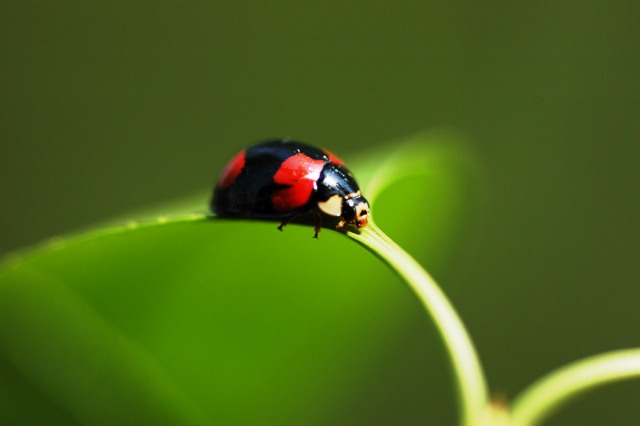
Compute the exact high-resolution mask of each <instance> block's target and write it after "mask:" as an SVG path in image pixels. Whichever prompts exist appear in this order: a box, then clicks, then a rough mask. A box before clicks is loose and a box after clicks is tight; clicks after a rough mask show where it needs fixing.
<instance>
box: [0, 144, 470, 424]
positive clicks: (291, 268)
mask: <svg viewBox="0 0 640 426" xmlns="http://www.w3.org/2000/svg"><path fill="white" fill-rule="evenodd" d="M455 139H456V138H455V136H451V135H446V134H432V135H421V136H419V137H416V138H412V139H411V140H409V141H405V142H402V143H400V144H393V145H391V146H388V147H387V148H384V149H381V150H380V151H379V152H374V153H370V154H369V155H368V156H367V158H362V159H360V161H359V162H358V161H355V162H351V163H350V165H351V169H352V170H353V171H354V173H355V174H356V176H357V177H358V178H359V180H360V182H361V183H362V184H363V187H364V191H365V194H366V196H367V197H369V198H370V199H371V200H373V203H372V210H373V214H374V217H375V218H376V221H377V223H378V224H379V225H380V226H381V227H382V228H383V229H387V227H388V231H387V232H388V233H389V234H390V235H391V236H392V237H393V238H394V239H396V240H397V241H399V242H400V243H401V244H403V245H406V246H407V247H409V249H410V251H412V252H413V253H415V254H416V255H417V256H418V258H421V259H425V263H426V265H427V267H428V268H430V269H432V270H436V271H438V273H442V274H443V273H445V271H446V266H447V262H448V261H449V259H450V257H451V254H452V253H455V251H454V248H455V247H456V243H459V242H460V237H461V233H460V232H461V231H457V230H458V229H465V226H466V216H465V215H467V212H468V211H469V199H470V198H469V189H470V186H471V185H470V176H469V174H468V173H469V162H468V157H467V153H466V152H465V151H464V149H461V146H460V145H459V144H458V143H457V142H455V141H454V140H455ZM398 145H400V146H398ZM409 160H411V161H409ZM400 171H404V172H407V171H410V173H400ZM385 176H386V177H385ZM381 183H382V184H381ZM195 200H196V201H194V202H191V201H186V202H175V203H172V204H173V205H172V207H171V208H162V207H160V208H157V209H155V210H154V211H150V212H148V213H147V214H146V215H145V216H146V217H160V215H164V216H162V217H160V218H159V219H154V220H149V221H142V222H130V223H129V224H125V225H122V226H116V227H103V228H99V229H97V230H94V231H89V232H85V233H81V234H78V235H76V236H71V237H68V238H64V239H56V240H53V241H51V242H48V243H45V244H43V245H42V246H40V247H36V248H33V249H29V250H26V251H23V252H21V253H17V254H13V255H11V256H9V257H7V258H5V259H4V261H3V263H2V265H1V266H0V411H1V412H2V413H3V414H2V419H3V420H5V423H38V422H40V423H56V422H57V423H61V424H68V423H71V422H78V423H91V424H141V423H154V424H203V423H204V424H210V423H219V424H256V423H265V422H266V423H272V424H327V423H338V424H344V423H372V422H376V420H380V419H383V418H385V417H386V418H388V419H389V421H390V422H391V423H407V422H415V421H416V419H425V418H426V416H428V414H429V410H428V409H425V407H424V400H422V399H420V398H422V397H423V396H424V397H429V398H430V401H431V402H433V401H436V402H437V401H443V402H442V403H441V404H439V405H438V404H435V405H434V407H435V408H433V410H437V409H438V407H439V406H445V407H453V401H454V394H453V391H452V390H451V387H450V385H447V384H446V383H445V384H444V385H440V384H438V386H439V387H440V388H439V393H438V394H435V393H434V394H433V395H425V389H428V387H427V384H428V383H429V381H430V380H431V381H433V382H434V383H438V377H439V376H438V371H440V370H442V366H443V365H444V364H436V365H433V366H431V365H424V364H423V363H422V361H420V363H421V364H420V367H419V368H418V369H417V370H416V369H415V368H413V367H411V366H409V365H407V363H406V359H407V358H406V357H407V350H410V349H411V348H405V347H404V345H406V344H407V343H408V342H417V343H418V344H420V345H422V346H420V347H421V348H422V347H423V348H429V353H427V354H425V353H422V352H416V353H419V355H420V357H424V358H425V359H428V357H429V356H433V358H432V359H433V360H434V362H440V363H446V360H444V358H443V357H442V356H441V354H442V352H441V351H442V350H441V349H440V348H438V347H437V340H436V339H435V338H433V341H431V340H429V339H430V337H429V335H425V333H424V331H423V330H424V327H425V325H426V323H425V322H423V317H422V312H421V311H420V307H419V305H418V303H417V302H416V301H415V300H414V299H413V297H412V295H411V294H410V293H409V292H408V291H407V290H406V288H405V287H404V285H403V284H402V283H401V282H400V281H399V279H398V278H397V277H396V276H395V275H394V274H393V273H392V272H391V271H390V270H388V269H387V268H386V266H385V265H383V264H382V263H380V262H379V261H377V260H376V259H375V258H373V257H372V256H371V255H370V254H369V253H367V252H366V251H365V250H362V249H361V248H360V247H358V245H356V244H353V242H352V241H350V240H349V239H348V238H345V237H344V235H342V234H340V233H338V232H334V231H330V230H327V229H324V230H323V232H322V233H321V234H320V239H319V240H318V241H316V240H313V239H312V238H311V237H312V235H313V230H312V228H310V227H309V226H307V225H296V224H291V225H289V226H288V227H287V228H286V229H285V232H284V233H280V232H277V231H276V229H275V228H276V224H275V223H272V222H259V221H244V220H221V219H217V218H208V217H207V216H206V215H205V214H204V213H190V214H187V215H182V216H181V214H183V213H185V212H194V211H195V212H197V211H204V207H205V206H206V202H207V200H208V194H207V193H205V192H203V193H202V195H199V196H198V197H197V198H195ZM145 216H142V217H143V218H144V217H145ZM138 217H139V216H138ZM416 318H419V319H418V320H416ZM418 329H420V330H418ZM434 336H435V333H434ZM411 344H412V345H415V343H411ZM434 346H435V348H434ZM416 350H417V351H421V350H424V351H426V350H427V349H416ZM431 353H433V354H434V355H430V354H431ZM411 356H413V355H411ZM438 356H441V358H438ZM405 376H406V377H405ZM429 376H431V377H429ZM402 377H405V379H402ZM447 379H448V380H450V379H449V378H448V377H447ZM415 380H417V382H415V383H414V381H415ZM390 383H392V384H393V385H390ZM416 389H417V391H416ZM442 389H444V391H445V392H442ZM414 395H418V396H419V397H420V398H417V397H416V396H414ZM379 401H384V403H379ZM454 417H455V416H454V414H453V413H452V414H451V415H450V418H454Z"/></svg>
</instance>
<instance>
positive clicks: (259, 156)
mask: <svg viewBox="0 0 640 426" xmlns="http://www.w3.org/2000/svg"><path fill="white" fill-rule="evenodd" d="M211 210H212V211H213V212H214V213H215V214H217V215H218V216H222V217H237V218H252V219H282V223H281V224H280V226H279V227H278V229H279V230H281V231H282V228H283V227H284V226H285V225H286V224H287V223H289V221H290V220H291V219H293V217H294V216H296V215H298V214H301V213H307V212H309V211H311V212H312V213H313V216H314V218H315V229H314V230H315V234H314V238H318V232H320V228H321V226H322V214H326V215H328V216H333V217H337V218H340V221H339V222H338V224H337V225H336V229H338V230H341V229H343V228H344V227H345V226H346V225H347V224H353V225H355V226H356V227H357V228H362V227H364V226H366V225H367V221H368V217H369V203H368V202H367V200H366V199H365V198H364V197H363V196H362V193H361V191H360V187H359V186H358V184H357V182H356V181H355V179H354V177H353V175H352V174H351V172H350V171H349V170H348V169H347V168H346V167H345V166H344V164H343V162H342V161H341V160H340V159H339V158H338V157H336V156H335V155H333V154H332V153H330V152H329V151H326V150H321V149H318V148H314V147H312V146H309V145H305V144H303V143H300V142H296V141H291V140H272V141H267V142H263V143H260V144H258V145H254V146H252V147H250V148H247V149H245V150H243V151H241V152H240V153H238V154H236V156H235V157H233V158H232V159H231V161H230V162H229V164H227V166H226V167H225V169H224V170H223V172H222V174H221V175H220V178H219V179H218V182H217V184H216V187H215V190H214V194H213V200H212V201H211Z"/></svg>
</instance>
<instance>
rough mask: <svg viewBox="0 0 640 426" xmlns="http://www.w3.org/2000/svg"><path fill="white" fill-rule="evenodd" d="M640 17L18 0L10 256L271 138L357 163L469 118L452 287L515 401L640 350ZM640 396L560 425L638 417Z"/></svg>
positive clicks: (438, 7) (6, 31)
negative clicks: (573, 368) (605, 359)
mask: <svg viewBox="0 0 640 426" xmlns="http://www.w3.org/2000/svg"><path fill="white" fill-rule="evenodd" d="M639 22H640V6H639V5H638V3H637V1H607V2H604V1H585V2H579V3H577V2H562V1H561V2H551V1H543V2H540V1H535V2H534V1H526V2H508V1H493V2H470V1H450V2H446V1H424V2H406V1H400V2H390V1H386V2H377V1H366V2H365V1H358V2H356V1H350V2H290V1H270V2H257V1H238V2H231V1H228V2H219V1H214V2H205V1H200V2H191V1H187V2H113V1H112V2H66V1H59V2H45V1H28V2H19V1H8V2H7V1H5V2H2V4H0V58H1V60H0V146H1V151H0V161H1V163H0V164H1V167H0V190H1V194H2V203H1V207H0V215H1V216H0V250H1V251H2V252H6V251H9V250H12V249H15V248H18V247H22V246H25V245H29V244H31V243H34V242H37V241H39V240H41V239H43V238H46V237H49V236H53V235H57V234H61V233H65V232H67V231H69V230H73V229H77V228H79V227H85V226H89V225H90V224H92V223H95V222H100V221H102V220H106V219H109V218H110V217H113V216H116V215H121V214H123V213H125V212H127V211H130V210H135V209H139V208H142V207H145V206H147V205H149V204H154V203H159V202H163V201H166V200H171V199H173V198H176V197H181V196H184V195H185V194H187V195H188V194H190V193H192V192H193V191H197V190H201V189H202V188H208V187H210V186H211V185H212V184H213V181H214V180H215V177H216V176H217V173H218V170H219V169H220V168H221V167H222V166H223V164H224V163H225V162H226V160H227V159H228V157H229V156H230V155H232V154H233V153H234V152H236V151H237V150H239V149H241V148H242V147H244V146H245V145H247V144H249V143H252V142H254V141H257V140H260V139H264V138H267V137H272V136H292V137H296V138H299V139H302V140H306V141H309V142H313V143H315V144H319V145H324V146H327V147H329V148H331V149H332V150H333V151H336V152H339V153H340V154H341V156H342V157H345V158H347V159H349V158H357V156H358V153H359V152H362V151H366V150H368V149H370V147H372V146H376V145H378V144H380V143H381V142H384V141H387V140H390V139H396V138H398V137H401V136H405V135H410V134H412V133H415V132H417V131H421V130H423V129H429V128H440V127H451V128H455V129H457V130H460V131H462V132H464V133H465V134H466V135H468V136H469V137H470V139H471V140H472V142H473V147H474V149H475V150H476V151H477V152H478V153H479V167H481V168H482V169H484V172H485V176H484V182H483V184H484V185H485V186H486V191H485V192H486V193H485V199H484V203H483V205H482V208H480V209H478V211H474V212H470V216H472V217H474V218H476V217H477V219H478V220H477V223H478V225H477V227H476V229H475V232H474V233H472V234H469V235H468V244H466V246H465V248H464V250H463V252H462V253H463V254H462V255H461V256H460V259H455V261H454V262H451V264H452V265H454V266H455V267H454V268H453V269H452V270H451V271H449V272H448V273H446V274H443V275H442V278H443V280H444V287H445V291H446V292H447V293H448V294H449V295H450V296H451V298H452V299H453V302H454V304H455V305H456V307H457V308H458V309H459V311H460V313H461V315H462V317H463V319H464V320H465V322H466V324H467V325H468V327H469V329H470V332H471V334H472V337H473V338H474V340H475V342H476V344H477V346H478V349H479V351H480V355H481V357H482V360H483V362H484V364H485V367H486V370H487V374H488V376H489V380H490V383H491V385H492V389H493V390H494V391H496V392H503V393H504V394H508V395H513V393H514V392H516V391H517V390H519V389H520V388H522V387H523V386H525V385H526V384H528V383H530V382H531V381H532V380H534V379H535V378H537V377H539V376H540V375H542V374H543V373H545V372H547V371H548V370H550V369H552V368H555V367H557V366H559V365H561V364H564V363H566V362H569V361H572V360H575V359H576V358H579V357H583V356H587V355H590V354H593V353H596V352H601V351H606V350H610V349H616V348H622V347H630V346H639V345H640V328H639V327H638V324H639V322H640V309H638V307H639V306H640V288H638V286H639V285H640V224H639V221H638V218H640V197H639V196H638V189H639V188H640V187H639V184H640V143H639V142H640V140H639V138H640V78H639V77H638V76H640V25H638V23H639ZM204 202H205V200H203V208H204V206H205V203H204ZM397 216H398V220H403V212H402V211H399V212H398V213H397ZM639 398H640V385H638V384H637V383H629V384H624V385H618V386H616V387H612V388H608V389H604V390H602V391H599V392H597V393H596V394H593V395H591V396H588V397H587V398H585V399H582V400H580V401H578V402H576V403H575V404H574V405H572V406H571V407H570V408H568V409H567V410H566V411H563V412H562V413H560V414H559V416H558V417H557V418H555V419H554V421H555V422H557V424H574V423H571V422H575V424H603V423H607V422H608V420H610V419H611V418H612V417H613V416H615V418H618V419H621V423H618V424H627V423H625V422H628V423H631V422H632V421H633V420H635V422H637V421H638V419H640V414H638V412H637V401H638V400H639ZM585 422H587V423H585Z"/></svg>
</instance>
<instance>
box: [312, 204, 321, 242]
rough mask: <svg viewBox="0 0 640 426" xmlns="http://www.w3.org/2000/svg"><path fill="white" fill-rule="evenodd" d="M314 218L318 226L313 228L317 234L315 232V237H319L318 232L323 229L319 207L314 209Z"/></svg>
mask: <svg viewBox="0 0 640 426" xmlns="http://www.w3.org/2000/svg"><path fill="white" fill-rule="evenodd" d="M312 211H313V218H314V219H315V221H316V226H315V227H314V228H313V230H314V231H315V234H313V238H315V239H318V232H320V229H322V215H321V214H320V211H319V210H318V209H313V210H312Z"/></svg>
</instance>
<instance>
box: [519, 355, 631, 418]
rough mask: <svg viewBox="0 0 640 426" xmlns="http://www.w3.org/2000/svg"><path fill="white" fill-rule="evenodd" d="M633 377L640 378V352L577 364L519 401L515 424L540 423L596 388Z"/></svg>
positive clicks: (541, 381)
mask: <svg viewBox="0 0 640 426" xmlns="http://www.w3.org/2000/svg"><path fill="white" fill-rule="evenodd" d="M632 378H640V349H626V350H620V351H615V352H609V353H605V354H601V355H596V356H592V357H589V358H586V359H584V360H581V361H576V362H574V363H571V364H569V365H567V366H564V367H561V368H559V369H558V370H556V371H553V372H551V373H549V374H548V375H547V376H545V377H543V378H541V379H539V380H538V381H536V382H535V383H533V384H532V385H530V386H529V387H528V388H527V389H526V390H525V391H524V392H523V393H522V394H521V396H520V397H518V398H516V400H515V401H514V402H513V405H512V410H511V422H512V424H513V425H517V426H526V425H536V424H540V423H541V422H542V421H543V420H544V419H546V418H547V417H548V416H549V415H551V414H552V413H553V412H554V411H555V410H556V409H558V408H559V407H560V406H561V405H563V404H565V403H566V402H567V401H568V400H569V399H571V398H573V397H576V396H577V395H579V394H581V393H583V392H586V391H588V390H590V389H592V388H595V387H598V386H602V385H605V384H608V383H611V382H616V381H620V380H625V379H632Z"/></svg>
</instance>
